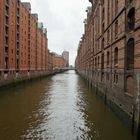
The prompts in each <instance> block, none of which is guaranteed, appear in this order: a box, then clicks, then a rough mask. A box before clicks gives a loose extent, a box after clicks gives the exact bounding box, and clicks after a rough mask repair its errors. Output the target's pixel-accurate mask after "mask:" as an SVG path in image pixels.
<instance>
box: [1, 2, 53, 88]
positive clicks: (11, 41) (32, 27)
mask: <svg viewBox="0 0 140 140" xmlns="http://www.w3.org/2000/svg"><path fill="white" fill-rule="evenodd" d="M0 5H1V6H0V86H2V85H5V84H7V83H9V82H11V81H12V80H16V79H21V80H22V79H24V78H25V79H26V78H30V77H34V76H38V75H44V74H47V73H52V72H53V69H52V68H53V65H54V64H53V61H52V55H49V51H48V38H47V29H46V28H44V26H43V23H40V22H38V15H37V14H33V13H31V5H30V3H28V2H21V1H20V0H0ZM49 61H51V62H49ZM50 64H51V66H50Z"/></svg>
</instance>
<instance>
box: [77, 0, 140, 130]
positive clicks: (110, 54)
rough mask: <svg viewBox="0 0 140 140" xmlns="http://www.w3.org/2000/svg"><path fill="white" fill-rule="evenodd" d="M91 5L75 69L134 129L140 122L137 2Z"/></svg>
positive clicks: (139, 19) (97, 1)
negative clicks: (121, 113)
mask: <svg viewBox="0 0 140 140" xmlns="http://www.w3.org/2000/svg"><path fill="white" fill-rule="evenodd" d="M90 1H91V2H92V7H89V8H88V9H87V19H86V20H85V32H84V35H83V36H82V38H81V41H80V43H79V48H78V53H77V58H76V67H77V69H78V72H79V73H80V74H82V75H83V76H84V77H85V78H86V79H87V80H88V81H89V82H90V83H91V84H92V85H93V86H94V88H95V89H96V91H97V90H98V91H100V92H101V93H102V94H101V96H102V97H103V98H104V99H105V102H108V104H109V105H110V106H111V107H112V105H111V104H115V106H117V107H118V108H120V112H121V111H123V114H125V115H124V116H127V117H128V116H129V119H128V118H127V119H125V121H127V120H128V122H129V123H127V124H128V125H129V126H130V127H131V128H132V129H135V128H136V129H137V128H138V126H137V124H138V123H139V119H140V109H139V104H140V103H139V102H140V99H139V96H140V91H139V81H140V56H139V55H140V1H139V0H114V1H112V0H94V1H92V0H90ZM114 110H115V109H114ZM117 114H119V113H118V112H117ZM120 117H121V118H122V119H124V118H123V116H120ZM132 122H134V123H132ZM134 124H135V125H134Z"/></svg>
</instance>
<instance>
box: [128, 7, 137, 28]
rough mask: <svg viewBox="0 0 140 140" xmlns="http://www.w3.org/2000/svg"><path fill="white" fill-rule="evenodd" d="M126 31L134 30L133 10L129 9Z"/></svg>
mask: <svg viewBox="0 0 140 140" xmlns="http://www.w3.org/2000/svg"><path fill="white" fill-rule="evenodd" d="M127 25H128V31H131V30H134V28H135V8H131V9H130V11H129V13H128V15H127Z"/></svg>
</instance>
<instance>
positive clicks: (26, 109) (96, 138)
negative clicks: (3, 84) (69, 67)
mask: <svg viewBox="0 0 140 140" xmlns="http://www.w3.org/2000/svg"><path fill="white" fill-rule="evenodd" d="M0 140H134V138H133V137H132V136H131V134H130V132H129V130H128V129H127V128H126V127H125V126H124V125H123V124H122V123H121V122H120V120H119V119H118V118H117V117H116V116H115V115H114V114H113V113H112V112H111V111H110V110H109V109H108V108H107V107H106V106H105V105H104V103H103V102H102V101H101V100H100V99H98V98H97V97H96V96H95V94H94V93H93V92H92V91H90V90H89V89H88V88H87V86H86V84H85V83H84V81H83V79H81V77H80V76H79V75H77V74H76V73H75V71H67V72H65V73H62V74H57V75H54V76H52V77H48V78H45V79H42V80H38V81H34V82H31V83H23V84H22V85H19V86H17V87H13V88H10V89H5V90H2V89H1V90H0Z"/></svg>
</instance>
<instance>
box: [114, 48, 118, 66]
mask: <svg viewBox="0 0 140 140" xmlns="http://www.w3.org/2000/svg"><path fill="white" fill-rule="evenodd" d="M114 66H115V67H118V48H117V47H116V48H115V50H114Z"/></svg>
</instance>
